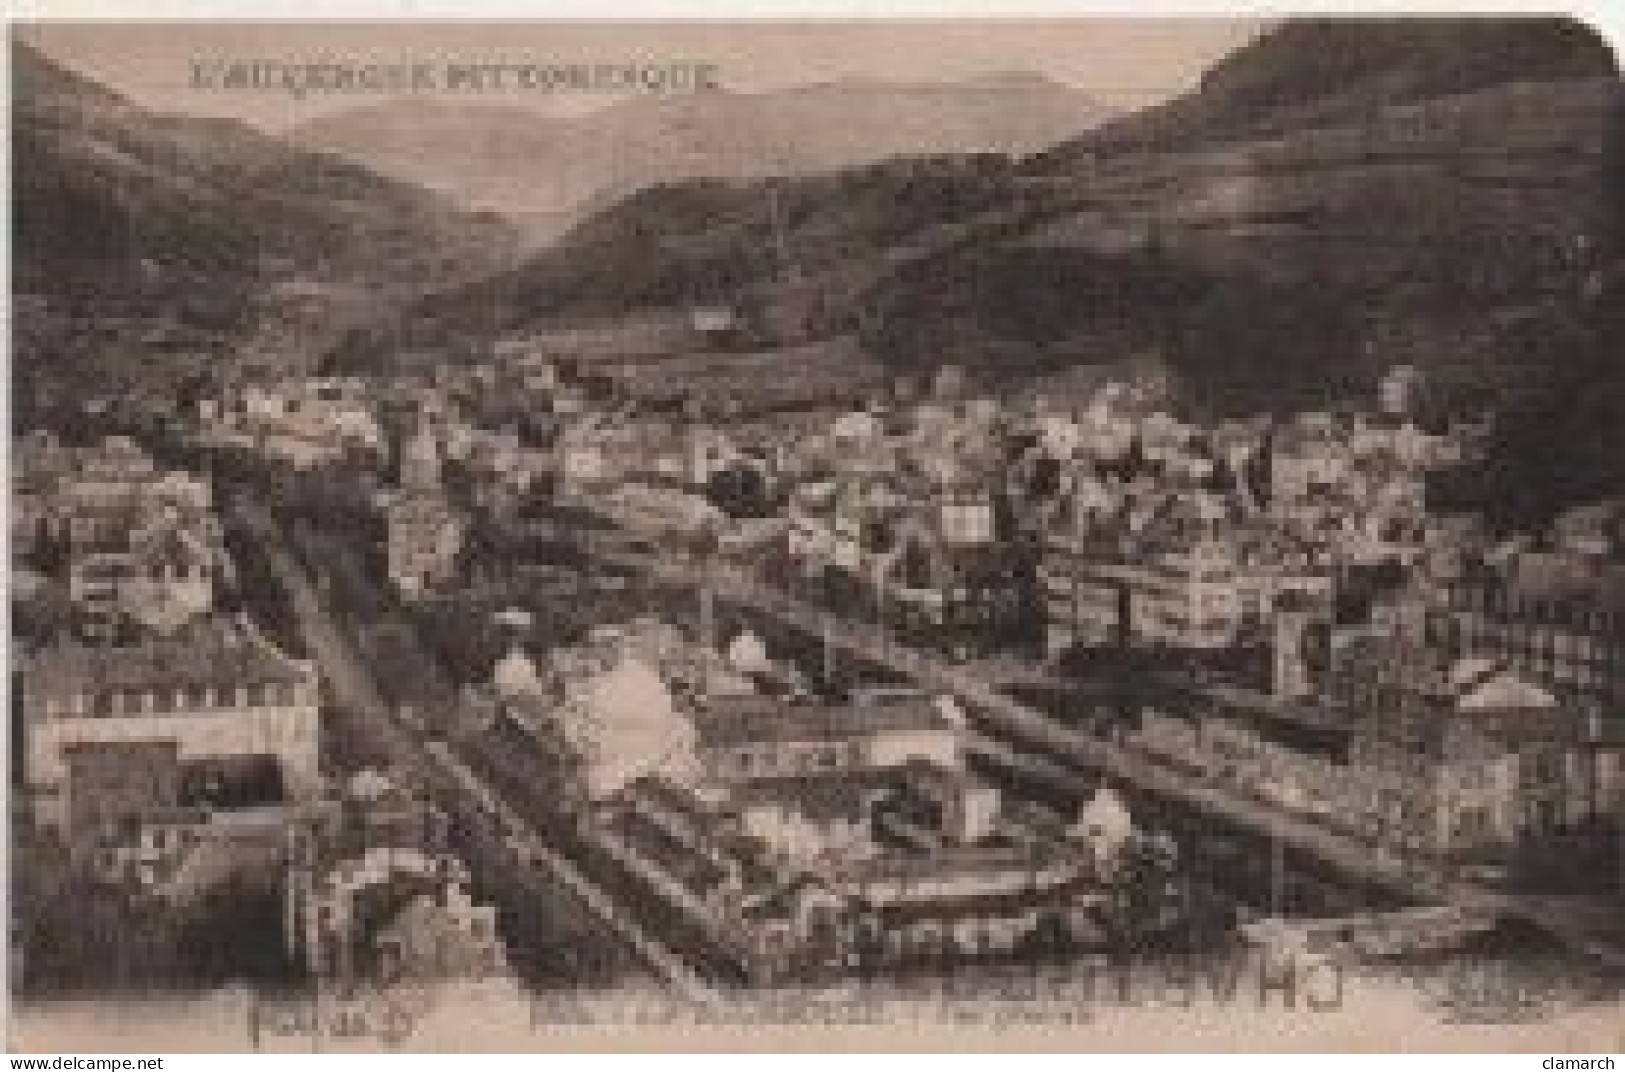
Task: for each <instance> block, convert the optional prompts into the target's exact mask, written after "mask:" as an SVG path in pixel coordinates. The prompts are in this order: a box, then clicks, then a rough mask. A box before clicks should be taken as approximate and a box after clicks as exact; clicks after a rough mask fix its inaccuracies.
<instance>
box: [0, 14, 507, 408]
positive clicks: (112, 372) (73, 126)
mask: <svg viewBox="0 0 1625 1072" xmlns="http://www.w3.org/2000/svg"><path fill="white" fill-rule="evenodd" d="M11 71H12V79H13V90H14V92H13V96H12V114H11V138H12V142H11V154H12V155H11V159H12V161H13V183H14V185H13V191H12V198H13V200H12V219H13V221H14V228H15V231H14V235H13V246H12V250H13V261H12V280H13V288H14V292H15V293H16V295H17V296H18V299H19V300H18V304H17V308H18V317H17V328H18V341H19V345H18V350H17V354H18V359H19V370H20V371H22V372H25V373H31V372H45V373H47V374H50V375H56V374H61V375H67V374H68V371H69V370H70V368H77V369H78V370H79V372H80V373H81V374H82V375H84V376H85V377H86V378H88V379H91V380H97V381H99V382H100V383H101V384H102V385H103V386H104V387H105V386H108V385H111V384H116V383H119V382H120V381H121V380H124V379H127V378H128V377H129V376H130V375H132V370H133V369H135V368H137V367H140V366H142V365H143V364H144V363H150V360H151V359H152V357H153V351H154V349H155V348H158V349H166V350H174V351H186V352H193V353H195V352H197V351H208V352H211V353H216V354H218V353H223V352H225V351H227V350H229V349H232V348H234V347H237V346H240V345H242V344H244V343H245V341H248V340H253V339H256V338H258V339H260V340H262V341H264V342H266V343H267V344H268V345H271V346H273V347H275V348H288V349H302V350H306V351H309V352H316V353H319V352H320V350H321V349H322V348H323V347H324V346H325V345H326V341H325V340H324V339H322V338H319V337H313V333H315V335H318V336H319V334H320V333H321V332H323V331H324V330H325V329H324V328H323V326H322V325H323V323H324V321H326V322H331V321H332V320H333V319H334V318H335V317H342V316H345V315H356V314H358V313H359V311H360V310H362V309H371V310H374V311H375V310H376V309H377V307H378V304H379V303H380V302H383V303H388V302H391V301H401V300H405V299H408V298H410V297H412V296H415V295H416V294H419V293H421V292H423V291H425V290H428V289H431V288H433V287H436V286H450V285H453V284H455V283H457V282H459V281H462V280H465V279H468V278H470V277H473V276H477V275H480V274H484V273H486V272H488V271H491V270H494V269H496V268H497V267H500V266H503V265H505V264H507V263H510V261H511V259H512V256H513V250H514V248H515V247H514V241H515V239H514V234H513V232H512V229H511V227H509V226H508V225H507V224H506V223H504V222H503V221H501V220H499V219H497V218H496V217H494V216H490V215H478V214H472V213H468V212H465V211H463V210H461V209H459V208H456V207H454V206H453V205H451V204H449V203H448V202H446V201H445V200H444V199H442V198H440V197H438V196H437V195H433V194H430V193H428V192H427V191H424V190H422V189H419V188H416V187H412V186H409V185H407V184H404V183H401V182H399V181H396V180H392V179H386V178H383V177H380V176H378V175H376V174H374V173H372V172H370V171H367V170H366V169H364V168H362V167H360V166H358V165H356V164H353V163H351V162H349V161H345V160H341V159H339V158H337V157H334V156H330V155H326V154H322V153H316V152H311V151H308V150H303V149H297V148H292V147H290V146H288V145H286V144H284V143H282V142H280V141H278V140H277V139H275V138H272V137H269V136H267V135H264V134H261V133H259V132H257V131H255V130H253V129H251V128H249V127H247V126H245V125H243V124H240V123H236V122H231V121H226V120H216V119H200V118H191V117H179V116H169V115H158V114H154V113H152V112H149V111H146V110H144V109H142V108H139V107H137V106H136V105H134V104H132V103H131V102H129V101H128V100H126V99H125V98H123V97H121V96H120V95H118V94H117V93H114V92H112V91H111V90H109V89H107V88H105V87H104V86H101V85H99V84H97V83H95V82H93V81H91V80H89V79H87V78H84V77H82V76H80V75H78V74H76V73H74V72H72V71H70V70H68V69H67V68H65V67H63V66H61V65H59V64H57V63H56V62H54V61H52V60H51V59H50V58H48V57H46V56H45V55H43V54H42V53H40V52H39V51H37V50H36V49H34V48H32V47H30V46H29V45H27V44H24V43H22V42H14V43H13V46H12V52H11ZM66 393H69V394H71V391H69V392H66Z"/></svg>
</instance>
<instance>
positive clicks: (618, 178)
mask: <svg viewBox="0 0 1625 1072" xmlns="http://www.w3.org/2000/svg"><path fill="white" fill-rule="evenodd" d="M1111 114H1112V113H1111V110H1110V109H1108V108H1107V107H1105V106H1104V105H1102V104H1101V103H1100V102H1098V101H1096V100H1094V99H1093V98H1091V97H1090V96H1089V95H1087V94H1085V93H1083V92H1081V91H1079V90H1076V89H1073V88H1071V87H1068V86H1065V85H1062V84H1060V83H1058V82H1055V81H1053V80H1050V79H1048V78H1045V77H1043V76H1040V75H1036V74H1030V73H1026V72H1004V73H999V74H994V75H990V76H987V77H981V78H976V79H971V80H966V81H960V82H945V83H941V84H910V83H892V82H882V81H862V80H853V81H841V82H832V83H826V84H820V85H814V86H806V87H801V88H795V89H786V90H777V91H772V92H762V93H739V92H729V91H720V90H719V91H715V92H709V93H698V94H684V95H672V96H639V97H633V98H629V99H626V100H624V101H621V102H618V103H614V104H611V105H608V106H606V107H604V108H602V109H599V110H598V111H595V112H592V113H589V114H586V115H582V116H578V117H574V118H554V117H549V116H546V115H544V114H542V113H540V112H537V111H535V110H533V109H529V108H524V107H519V106H512V105H492V104H464V103H448V102H445V101H435V100H431V101H419V100H412V101H388V102H383V103H379V104H374V105H370V106H367V107H363V108H357V109H355V110H352V111H346V112H342V113H339V114H337V115H332V116H324V117H321V118H318V119H314V120H311V121H309V122H307V123H305V124H303V125H302V126H299V127H297V128H295V129H294V130H293V131H291V132H290V137H292V138H293V139H294V140H296V141H297V142H299V143H300V144H302V145H305V146H308V147H311V148H316V149H321V150H325V151H329V152H334V153H338V154H340V155H342V156H345V157H347V158H349V159H352V160H355V161H357V162H360V163H362V164H365V165H366V166H368V167H370V168H373V169H375V170H377V171H379V172H381V173H383V174H388V175H393V176H396V177H398V178H402V179H405V180H408V181H411V182H414V183H418V184H421V185H423V186H426V187H428V188H430V189H435V190H440V191H442V192H444V193H446V194H447V195H448V196H452V197H454V198H456V199H457V200H458V201H460V202H461V203H463V204H465V205H469V206H476V207H480V208H487V209H491V210H494V211H498V212H501V213H504V214H505V215H508V216H511V217H514V218H516V219H520V220H525V221H530V222H531V223H532V224H533V225H535V226H537V227H539V228H541V229H542V230H544V231H549V232H556V231H558V230H560V229H562V227H563V226H564V225H565V224H566V223H568V222H569V221H570V220H572V219H575V218H577V217H578V216H579V215H580V213H581V211H582V210H583V208H586V207H590V206H593V205H600V206H601V205H603V204H607V203H609V202H612V201H614V200H616V199H618V198H620V197H623V196H626V195H628V194H631V193H635V192H636V191H638V190H641V189H644V188H647V187H649V186H653V185H657V184H660V183H671V182H677V181H681V180H685V179H695V178H723V179H727V178H750V177H761V176H765V175H803V174H812V173H818V172H826V171H835V170H838V169H841V168H844V167H850V166H853V165H858V164H866V163H871V162H874V161H877V160H882V159H885V158H887V157H892V156H921V155H927V156H929V155H936V154H941V153H960V152H999V153H1012V154H1025V153H1028V152H1032V151H1034V150H1036V149H1039V148H1042V147H1044V146H1047V145H1049V144H1051V143H1053V142H1055V141H1057V140H1058V139H1060V138H1063V137H1070V136H1072V135H1075V134H1077V133H1079V132H1080V131H1083V130H1086V129H1088V128H1089V127H1091V126H1093V125H1094V124H1095V123H1098V122H1100V121H1101V120H1102V119H1104V118H1106V117H1108V116H1109V115H1111Z"/></svg>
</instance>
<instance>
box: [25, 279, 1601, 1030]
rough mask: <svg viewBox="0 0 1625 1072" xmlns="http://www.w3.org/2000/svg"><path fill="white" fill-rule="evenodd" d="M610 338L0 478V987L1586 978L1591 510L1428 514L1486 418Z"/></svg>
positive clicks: (87, 446)
mask: <svg viewBox="0 0 1625 1072" xmlns="http://www.w3.org/2000/svg"><path fill="white" fill-rule="evenodd" d="M732 326H733V313H732V311H731V310H729V309H726V308H703V309H696V310H694V311H693V314H692V316H691V317H690V318H689V319H688V320H687V321H686V322H682V323H678V324H676V325H675V326H673V325H664V326H662V327H661V329H660V330H661V332H662V333H663V334H662V338H661V346H663V347H666V348H667V349H668V351H670V352H673V353H687V354H700V355H703V354H706V353H715V352H718V351H725V350H726V347H727V341H726V340H727V336H728V334H729V332H730V330H731V329H732ZM648 330H649V329H648V328H647V326H643V325H637V324H631V325H628V326H625V327H621V328H617V327H604V328H600V329H593V330H575V329H572V330H560V331H557V332H531V333H526V334H518V335H511V336H508V337H505V338H502V339H500V340H499V341H498V342H497V343H496V344H495V345H494V346H493V347H492V348H491V352H490V353H489V354H488V355H487V356H486V358H485V359H484V360H482V361H479V362H475V363H471V364H460V363H454V362H449V361H446V362H426V363H424V364H423V367H422V369H421V371H411V370H407V371H402V372H399V373H397V374H393V375H389V376H383V375H321V374H317V373H316V372H314V371H313V372H310V373H308V374H300V375H287V374H276V373H272V372H270V371H267V370H256V369H255V368H253V367H252V366H251V365H245V366H244V367H242V368H235V369H232V370H231V371H230V372H229V373H226V372H222V374H220V375H218V376H216V377H214V378H213V380H212V382H209V383H207V384H206V385H204V386H203V387H202V388H200V389H199V390H197V391H195V392H193V393H192V397H187V398H183V399H177V398H175V397H173V396H169V397H155V398H146V399H139V398H137V399H117V398H109V399H85V400H82V402H83V404H82V407H81V411H80V413H79V416H78V419H76V420H75V421H74V422H73V426H72V427H71V428H70V427H62V428H54V427H47V426H39V427H29V428H19V429H17V438H16V440H15V442H14V448H13V466H12V470H13V488H12V503H13V512H12V522H11V539H12V547H13V550H14V555H15V565H14V570H13V586H12V600H13V616H12V621H13V629H14V637H15V645H16V652H17V658H16V660H15V664H14V665H15V671H14V673H15V677H14V682H15V684H16V687H15V688H14V695H16V696H17V697H18V700H17V711H16V716H17V717H15V718H14V739H13V755H14V756H16V757H18V761H17V762H14V763H13V765H12V773H13V779H14V786H13V794H14V800H16V801H17V806H16V807H15V808H14V815H13V822H14V826H15V828H16V831H17V837H16V842H15V843H16V846H17V849H16V852H17V854H18V866H17V867H16V868H15V869H14V870H15V872H16V874H17V875H18V877H19V888H18V893H17V900H16V904H17V905H18V911H17V912H16V913H15V914H14V924H13V925H14V932H15V935H16V941H14V944H13V948H14V955H15V957H16V958H17V959H16V961H15V963H14V978H16V979H19V980H20V982H21V986H22V987H23V989H24V992H25V993H26V992H29V991H33V992H36V993H47V994H48V993H55V992H72V991H73V990H74V988H75V987H78V986H83V985H85V984H86V982H87V981H88V980H90V979H93V978H94V979H98V980H100V981H102V982H106V981H107V980H108V979H109V973H111V978H113V979H114V980H119V981H122V982H124V983H125V984H126V985H145V986H151V985H158V984H159V983H161V982H162V983H169V984H173V985H189V984H194V983H209V982H219V981H221V980H225V979H236V978H244V977H247V978H253V979H256V980H258V981H259V983H260V984H263V985H265V986H268V987H275V986H283V987H286V986H297V985H302V983H305V982H308V983H313V984H314V985H317V986H319V987H324V988H325V987H331V988H334V989H335V990H337V991H339V992H347V991H353V990H354V989H355V988H358V987H368V986H383V985H389V984H393V983H396V982H398V981H400V980H403V979H415V980H420V981H421V980H430V979H432V980H456V981H458V982H459V983H460V984H466V985H470V986H499V985H518V986H525V987H531V988H540V989H548V988H557V987H565V986H568V987H591V986H606V985H612V984H613V982H614V981H615V980H617V979H620V978H625V977H627V976H628V975H629V974H630V975H641V976H653V977H655V978H657V979H658V980H660V982H661V983H662V984H664V985H666V986H667V987H669V988H670V989H671V990H672V991H673V992H674V993H677V994H679V995H682V996H684V997H685V998H693V999H695V1000H712V999H714V998H715V997H716V995H718V994H725V993H727V992H730V991H735V992H737V991H739V990H740V989H741V988H748V987H754V986H765V985H769V984H772V985H783V984H808V985H811V984H819V983H827V982H829V981H830V980H837V979H870V980H878V979H894V978H899V977H905V976H908V975H910V974H911V973H912V974H918V973H922V972H923V973H935V972H944V971H948V972H951V971H953V970H955V966H956V965H961V964H972V963H974V964H979V965H989V966H991V965H1003V966H1007V967H1008V966H1020V965H1032V964H1036V963H1040V962H1044V963H1049V962H1053V961H1055V960H1057V959H1062V960H1064V959H1066V958H1069V957H1071V958H1077V957H1094V956H1102V955H1104V956H1107V957H1111V958H1114V959H1121V958H1130V959H1132V958H1133V957H1136V956H1147V955H1152V954H1156V953H1159V952H1168V951H1179V952H1186V953H1195V952H1217V951H1222V950H1226V949H1234V948H1238V947H1247V946H1249V945H1250V946H1254V947H1259V948H1264V949H1267V950H1268V951H1269V954H1270V955H1272V956H1287V957H1289V958H1291V957H1296V958H1299V960H1300V961H1302V962H1304V963H1309V962H1310V961H1311V960H1313V961H1314V962H1316V963H1318V962H1322V961H1325V960H1327V959H1328V958H1329V959H1330V960H1332V961H1336V962H1339V963H1343V962H1349V963H1356V962H1370V961H1380V960H1383V959H1391V958H1394V957H1402V956H1406V955H1411V954H1414V953H1416V952H1417V951H1435V950H1439V949H1448V948H1454V947H1456V946H1458V945H1461V944H1463V943H1470V942H1473V941H1495V940H1507V939H1506V937H1505V936H1506V934H1507V933H1517V934H1523V935H1526V937H1525V938H1523V939H1520V940H1523V941H1530V942H1546V943H1550V944H1551V945H1553V946H1554V947H1557V948H1563V949H1566V950H1568V951H1570V952H1571V953H1574V954H1577V955H1579V956H1581V957H1582V958H1590V959H1593V960H1595V961H1597V962H1598V963H1599V964H1602V965H1605V966H1607V967H1609V968H1612V969H1615V970H1617V969H1618V968H1619V967H1620V965H1621V964H1622V963H1625V924H1622V922H1621V921H1622V920H1625V912H1622V911H1621V908H1622V906H1625V504H1622V503H1619V502H1614V501H1606V502H1600V503H1596V504H1593V505H1588V506H1586V507H1584V508H1581V509H1575V510H1572V511H1570V512H1569V513H1567V514H1565V515H1564V516H1562V517H1561V518H1560V519H1559V520H1558V521H1557V522H1556V523H1555V524H1553V525H1552V526H1550V527H1549V529H1546V530H1543V531H1533V532H1526V533H1512V534H1508V533H1505V532H1495V531H1493V530H1492V529H1491V528H1490V527H1489V526H1488V525H1487V524H1486V523H1485V522H1484V521H1483V519H1480V518H1478V517H1475V516H1473V515H1471V514H1465V513H1459V512H1451V511H1449V510H1446V509H1440V508H1439V507H1437V506H1436V505H1435V502H1434V489H1435V488H1436V487H1438V486H1439V483H1440V481H1441V480H1447V479H1448V478H1449V477H1450V475H1451V474H1452V473H1453V472H1457V471H1460V470H1462V469H1467V468H1471V467H1472V466H1474V465H1475V464H1477V463H1478V462H1479V460H1480V458H1481V451H1482V444H1483V442H1484V439H1485V436H1486V435H1487V427H1486V425H1487V421H1488V418H1483V419H1468V418H1467V417H1464V416H1463V415H1461V414H1449V415H1446V414H1442V413H1441V412H1440V409H1441V407H1439V406H1438V405H1437V404H1436V397H1435V394H1434V392H1433V391H1432V386H1433V385H1432V384H1431V383H1430V380H1429V377H1428V376H1427V375H1426V374H1424V373H1423V372H1421V371H1419V370H1417V369H1416V368H1413V367H1409V366H1403V365H1401V366H1395V367H1393V368H1392V369H1391V370H1390V371H1389V372H1388V373H1387V374H1386V375H1384V376H1383V377H1381V379H1380V380H1379V381H1378V382H1375V383H1371V384H1369V385H1368V390H1367V394H1366V397H1365V399H1364V400H1363V401H1362V402H1359V403H1358V404H1350V405H1348V406H1345V407H1343V408H1341V409H1336V410H1333V409H1327V410H1322V411H1311V412H1300V413H1297V414H1293V415H1290V416H1286V417H1281V416H1271V415H1264V414H1261V415H1259V416H1257V417H1254V418H1249V419H1222V420H1221V419H1207V418H1204V417H1203V416H1202V415H1201V414H1200V413H1199V412H1198V411H1197V410H1196V408H1194V407H1192V406H1190V405H1189V404H1188V401H1185V400H1182V399H1181V398H1180V397H1179V395H1178V392H1177V391H1176V390H1175V389H1174V388H1173V386H1172V385H1171V384H1170V383H1169V382H1168V380H1167V378H1166V376H1164V375H1161V374H1159V373H1157V372H1156V371H1155V370H1148V371H1145V372H1143V373H1139V374H1135V375H1123V376H1105V375H1103V376H1099V377H1095V378H1093V379H1091V380H1088V381H1087V382H1085V381H1080V382H1078V383H1077V384H1075V385H1074V386H1073V388H1072V389H1070V390H1043V391H1037V390H1026V391H1021V390H1014V389H1009V388H1004V387H999V386H997V385H989V384H983V383H979V382H978V381H977V380H976V379H975V377H973V376H971V375H969V374H968V373H965V372H963V371H961V370H959V369H957V368H954V367H952V366H949V367H945V368H943V369H941V370H939V371H937V372H934V373H932V374H929V375H925V374H921V375H904V374H899V375H897V376H895V377H893V378H891V379H885V378H881V379H875V378H868V379H856V380H851V381H845V382H834V383H828V382H820V383H813V382H810V381H809V382H808V383H801V384H796V383H787V384H774V385H770V387H769V386H763V387H762V389H760V390H755V391H729V390H728V389H727V387H726V384H723V385H722V386H721V388H720V389H719V390H713V391H706V390H696V389H689V388H688V387H687V386H686V384H687V382H688V381H687V379H686V378H685V377H684V376H683V375H681V374H676V375H666V374H663V373H662V372H661V368H660V365H661V362H660V361H659V360H657V359H650V358H649V357H648V356H647V349H648V339H647V334H648ZM674 340H675V341H674ZM676 360H680V358H678V359H676ZM800 389H805V390H803V391H802V394H801V395H800V397H797V391H798V390H800ZM110 966H111V967H110Z"/></svg>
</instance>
